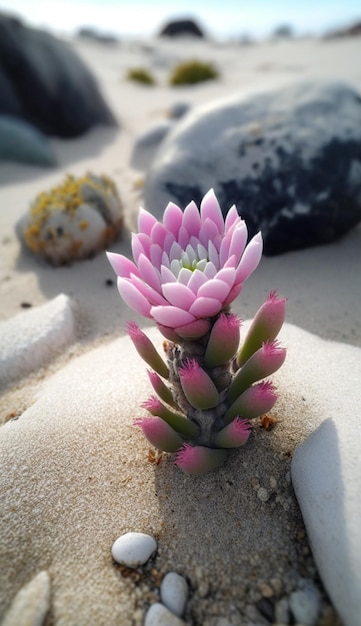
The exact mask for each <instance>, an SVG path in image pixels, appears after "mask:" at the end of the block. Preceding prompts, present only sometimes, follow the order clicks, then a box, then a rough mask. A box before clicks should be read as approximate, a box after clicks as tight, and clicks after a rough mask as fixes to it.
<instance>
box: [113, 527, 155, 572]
mask: <svg viewBox="0 0 361 626" xmlns="http://www.w3.org/2000/svg"><path fill="white" fill-rule="evenodd" d="M156 549H157V542H156V540H155V539H154V537H151V536H150V535H146V534H145V533H125V535H121V536H120V537H118V539H117V540H116V541H115V542H114V543H113V546H112V557H113V559H114V561H116V562H117V563H120V564H121V565H125V566H126V567H132V568H135V567H139V565H144V563H146V562H147V561H148V559H149V558H150V557H151V556H152V554H153V552H155V551H156Z"/></svg>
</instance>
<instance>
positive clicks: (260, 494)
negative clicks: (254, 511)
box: [257, 487, 269, 502]
mask: <svg viewBox="0 0 361 626" xmlns="http://www.w3.org/2000/svg"><path fill="white" fill-rule="evenodd" d="M257 498H258V499H259V500H261V502H267V500H268V499H269V493H268V491H267V489H265V488H264V487H260V488H259V489H258V490H257Z"/></svg>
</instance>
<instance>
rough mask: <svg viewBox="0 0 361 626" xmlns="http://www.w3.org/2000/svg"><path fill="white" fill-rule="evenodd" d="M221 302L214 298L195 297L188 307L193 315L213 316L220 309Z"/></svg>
mask: <svg viewBox="0 0 361 626" xmlns="http://www.w3.org/2000/svg"><path fill="white" fill-rule="evenodd" d="M222 306H223V304H222V302H221V301H220V300H217V299H215V298H204V297H202V298H197V299H196V300H195V301H194V302H193V304H192V306H191V307H190V309H189V313H191V314H192V315H194V317H213V315H216V314H217V313H219V311H221V309H222Z"/></svg>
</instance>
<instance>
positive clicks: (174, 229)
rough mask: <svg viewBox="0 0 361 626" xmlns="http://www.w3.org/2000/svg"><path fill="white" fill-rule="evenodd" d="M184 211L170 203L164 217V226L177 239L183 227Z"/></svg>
mask: <svg viewBox="0 0 361 626" xmlns="http://www.w3.org/2000/svg"><path fill="white" fill-rule="evenodd" d="M182 221H183V211H182V210H181V209H180V208H179V206H177V205H176V204H174V202H169V203H168V205H167V207H166V209H165V211H164V215H163V225H164V226H165V228H166V229H167V230H169V232H171V233H172V234H173V235H174V237H175V239H177V237H178V231H179V229H180V227H181V225H182Z"/></svg>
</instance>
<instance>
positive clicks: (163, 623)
mask: <svg viewBox="0 0 361 626" xmlns="http://www.w3.org/2000/svg"><path fill="white" fill-rule="evenodd" d="M144 626H185V622H183V620H181V619H179V617H177V616H176V615H174V613H171V611H169V610H168V609H167V608H166V607H165V606H163V604H160V602H156V603H155V604H152V606H151V607H150V609H148V611H147V614H146V616H145V620H144Z"/></svg>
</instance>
